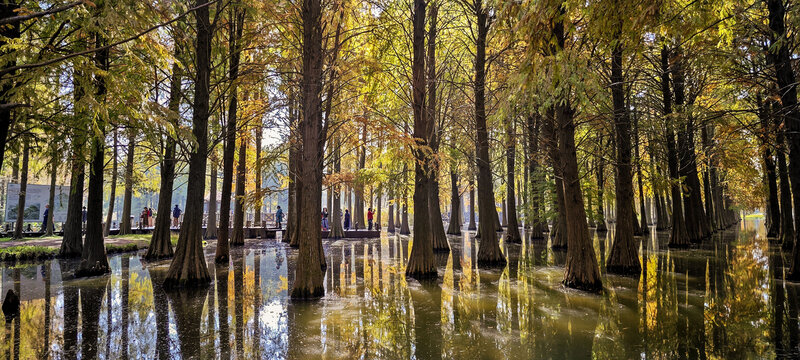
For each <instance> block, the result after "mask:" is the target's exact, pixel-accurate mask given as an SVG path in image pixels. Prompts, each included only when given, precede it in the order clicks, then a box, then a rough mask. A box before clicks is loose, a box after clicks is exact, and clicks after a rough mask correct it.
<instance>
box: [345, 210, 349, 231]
mask: <svg viewBox="0 0 800 360" xmlns="http://www.w3.org/2000/svg"><path fill="white" fill-rule="evenodd" d="M344 229H345V230H350V210H348V209H345V210H344Z"/></svg>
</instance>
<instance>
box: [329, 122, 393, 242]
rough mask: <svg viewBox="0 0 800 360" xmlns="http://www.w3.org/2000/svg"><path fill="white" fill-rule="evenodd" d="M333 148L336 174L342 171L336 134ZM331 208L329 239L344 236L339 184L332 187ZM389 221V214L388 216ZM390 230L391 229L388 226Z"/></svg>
mask: <svg viewBox="0 0 800 360" xmlns="http://www.w3.org/2000/svg"><path fill="white" fill-rule="evenodd" d="M334 142H335V145H334V146H335V148H334V149H333V151H334V155H333V171H334V172H335V173H336V174H339V173H340V172H341V171H342V151H341V146H342V144H341V140H340V139H339V137H338V136H336V140H334ZM332 189H333V208H332V212H330V219H329V220H330V221H329V223H330V227H331V231H330V233H329V234H328V238H330V239H341V238H343V237H344V229H343V228H342V191H341V184H335V185H334V186H333V187H332ZM389 209H390V210H389V212H391V208H389ZM389 220H390V221H391V216H390V217H389ZM390 231H393V229H391V228H390Z"/></svg>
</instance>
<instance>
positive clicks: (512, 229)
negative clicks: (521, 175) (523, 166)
mask: <svg viewBox="0 0 800 360" xmlns="http://www.w3.org/2000/svg"><path fill="white" fill-rule="evenodd" d="M506 121H507V124H506V198H507V200H506V212H508V214H507V215H506V221H507V223H508V227H507V229H506V241H508V242H512V243H521V242H522V236H521V235H520V234H519V222H518V221H517V200H516V197H515V193H514V192H515V191H516V188H515V186H514V185H515V184H514V181H515V180H514V171H515V170H516V168H515V165H514V162H515V160H516V156H517V139H516V135H515V134H514V133H515V131H514V129H515V124H514V119H513V118H512V119H507V120H506Z"/></svg>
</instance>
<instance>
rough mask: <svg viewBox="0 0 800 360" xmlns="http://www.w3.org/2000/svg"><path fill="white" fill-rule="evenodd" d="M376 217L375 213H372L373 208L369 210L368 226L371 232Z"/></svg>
mask: <svg viewBox="0 0 800 360" xmlns="http://www.w3.org/2000/svg"><path fill="white" fill-rule="evenodd" d="M374 217H375V212H374V211H372V208H369V209H368V210H367V224H368V226H369V230H372V219H373V218H374Z"/></svg>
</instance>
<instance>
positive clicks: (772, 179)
mask: <svg viewBox="0 0 800 360" xmlns="http://www.w3.org/2000/svg"><path fill="white" fill-rule="evenodd" d="M769 105H770V104H769V103H767V104H764V103H763V102H762V101H761V100H760V98H759V102H758V117H759V120H760V121H761V132H760V135H761V136H760V140H761V161H762V162H763V165H764V173H765V174H766V178H767V189H768V191H767V212H768V215H769V219H770V222H769V225H768V226H767V237H768V238H775V237H777V236H778V234H779V229H780V225H781V215H780V208H779V200H778V183H777V175H776V171H775V159H774V158H773V155H772V142H771V139H770V134H772V133H774V132H775V129H774V127H773V125H772V121H771V119H770V113H769V111H770V109H769V108H768V107H769ZM709 167H710V166H709ZM710 172H711V171H709V173H710ZM711 181H712V180H711V175H710V174H709V189H711V192H712V193H711V195H710V196H709V194H707V195H706V197H708V198H711V203H712V206H713V205H714V196H713V191H714V190H715V189H713V188H712V187H711V184H710V183H711ZM715 210H716V211H715V212H719V211H720V210H721V209H716V208H715ZM714 215H715V216H714V217H715V219H714V222H715V224H716V225H717V229H720V228H722V226H723V224H720V223H719V215H718V214H716V213H715V214H714Z"/></svg>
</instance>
